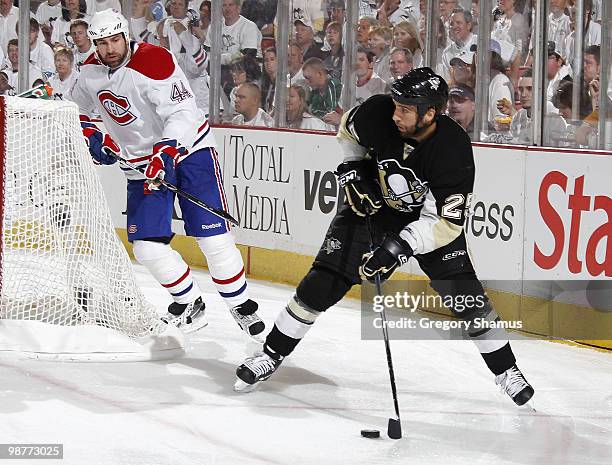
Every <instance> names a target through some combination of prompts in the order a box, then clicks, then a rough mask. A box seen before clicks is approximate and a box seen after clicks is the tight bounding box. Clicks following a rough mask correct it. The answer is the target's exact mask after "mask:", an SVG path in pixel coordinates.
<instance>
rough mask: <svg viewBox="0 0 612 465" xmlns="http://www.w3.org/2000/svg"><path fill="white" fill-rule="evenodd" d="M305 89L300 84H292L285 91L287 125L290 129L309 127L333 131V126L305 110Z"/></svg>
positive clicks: (306, 105)
mask: <svg viewBox="0 0 612 465" xmlns="http://www.w3.org/2000/svg"><path fill="white" fill-rule="evenodd" d="M307 109H308V103H307V102H306V90H305V89H304V88H303V87H302V86H295V85H292V86H290V87H289V89H288V91H287V106H286V118H287V127H288V128H292V129H310V130H315V131H333V130H334V127H333V126H330V125H327V124H325V123H324V122H323V121H321V120H320V119H319V118H317V117H316V116H314V115H311V114H310V113H308V111H307Z"/></svg>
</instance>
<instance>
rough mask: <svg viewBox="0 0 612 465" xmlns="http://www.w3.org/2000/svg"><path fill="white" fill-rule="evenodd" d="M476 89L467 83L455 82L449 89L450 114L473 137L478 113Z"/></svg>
mask: <svg viewBox="0 0 612 465" xmlns="http://www.w3.org/2000/svg"><path fill="white" fill-rule="evenodd" d="M475 100H476V98H475V96H474V89H472V88H471V87H469V86H467V85H465V84H461V83H458V84H455V85H454V86H452V87H451V88H450V89H449V91H448V116H450V117H451V118H452V119H454V120H455V121H456V122H457V123H459V126H461V127H462V128H463V129H465V131H466V132H467V133H468V135H469V136H470V139H471V138H472V134H473V133H474V115H475V114H476V103H475Z"/></svg>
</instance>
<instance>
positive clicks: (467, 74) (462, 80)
mask: <svg viewBox="0 0 612 465" xmlns="http://www.w3.org/2000/svg"><path fill="white" fill-rule="evenodd" d="M474 55H475V53H474V52H472V51H468V52H462V53H460V54H459V55H458V56H456V57H455V58H453V59H451V61H450V65H451V72H450V76H451V77H450V80H449V83H451V84H465V85H466V86H468V87H471V88H472V89H473V88H475V86H476V75H475V73H474V72H475V68H474V67H473V66H472V64H473V62H474Z"/></svg>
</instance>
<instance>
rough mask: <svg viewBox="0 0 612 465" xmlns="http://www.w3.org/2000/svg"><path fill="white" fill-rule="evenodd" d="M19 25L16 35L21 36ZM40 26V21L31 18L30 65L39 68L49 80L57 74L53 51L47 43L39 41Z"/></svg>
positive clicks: (29, 37) (29, 38)
mask: <svg viewBox="0 0 612 465" xmlns="http://www.w3.org/2000/svg"><path fill="white" fill-rule="evenodd" d="M18 26H19V25H17V28H16V31H15V32H16V33H17V34H19V27H18ZM39 34H40V26H39V25H38V21H36V19H34V18H30V33H29V36H28V40H29V41H30V63H32V64H33V65H34V66H36V67H37V68H39V69H40V70H41V72H42V73H43V75H44V76H45V77H46V78H49V77H50V76H51V75H52V74H54V73H55V64H54V63H53V50H52V49H51V47H49V46H48V45H47V44H46V43H44V42H43V41H41V40H39Z"/></svg>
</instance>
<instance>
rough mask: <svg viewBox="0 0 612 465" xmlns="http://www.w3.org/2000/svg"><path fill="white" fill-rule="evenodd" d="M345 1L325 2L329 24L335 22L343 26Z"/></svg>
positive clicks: (332, 0) (329, 0) (333, 0)
mask: <svg viewBox="0 0 612 465" xmlns="http://www.w3.org/2000/svg"><path fill="white" fill-rule="evenodd" d="M344 2H345V0H327V13H328V17H329V22H330V23H331V22H332V21H335V22H337V23H339V24H344V21H345V14H346V8H345V5H344Z"/></svg>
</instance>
